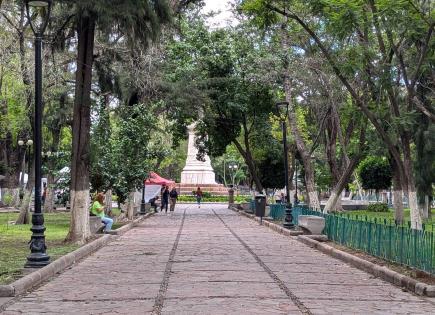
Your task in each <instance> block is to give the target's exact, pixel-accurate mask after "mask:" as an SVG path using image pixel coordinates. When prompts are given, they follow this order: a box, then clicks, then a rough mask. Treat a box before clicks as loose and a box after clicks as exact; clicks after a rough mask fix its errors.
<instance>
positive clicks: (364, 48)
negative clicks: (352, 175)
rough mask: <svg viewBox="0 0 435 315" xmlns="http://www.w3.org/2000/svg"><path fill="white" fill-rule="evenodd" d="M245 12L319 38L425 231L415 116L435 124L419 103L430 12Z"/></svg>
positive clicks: (389, 6) (358, 8)
mask: <svg viewBox="0 0 435 315" xmlns="http://www.w3.org/2000/svg"><path fill="white" fill-rule="evenodd" d="M242 6H243V8H244V9H245V11H246V12H248V13H250V14H251V15H253V16H255V17H256V18H257V19H258V20H260V21H263V24H264V23H269V24H270V23H273V22H275V21H277V20H278V19H279V17H286V18H288V19H289V20H292V21H294V22H295V23H296V25H297V27H299V28H301V29H303V30H304V31H305V33H306V35H307V36H309V37H310V38H311V40H312V41H313V42H314V43H315V46H316V48H317V49H319V50H320V51H321V53H322V54H323V55H324V57H325V59H326V60H327V64H328V65H329V67H331V69H332V70H333V72H334V74H335V75H336V77H337V78H338V79H339V80H340V81H341V82H342V84H343V87H344V88H345V89H346V90H347V92H348V93H349V97H351V98H352V99H353V102H354V103H355V105H356V107H357V108H358V109H359V110H360V111H361V112H362V113H363V114H364V115H365V116H366V117H367V119H368V120H369V122H370V123H371V124H372V125H373V127H374V128H375V130H376V132H377V134H378V136H379V137H380V138H381V139H382V141H383V144H384V145H385V147H386V148H387V150H388V151H389V154H390V155H391V157H392V159H394V161H395V163H396V165H397V170H398V174H399V176H400V183H401V184H402V189H403V191H405V192H406V194H407V195H408V200H409V207H410V209H411V227H412V228H414V229H421V228H422V216H421V213H420V209H419V206H418V200H417V192H416V183H415V174H414V167H413V160H412V154H413V152H412V150H413V148H412V141H413V134H414V133H415V131H416V128H415V125H416V120H415V118H414V117H415V115H414V113H415V112H416V111H417V112H420V113H422V114H424V115H426V116H427V117H428V118H430V119H431V120H432V119H433V118H434V117H433V114H432V110H431V109H430V108H429V107H428V105H427V104H425V102H422V101H421V99H420V100H419V99H418V98H417V99H416V95H417V94H418V92H417V89H418V87H419V86H420V84H421V83H422V82H421V79H422V73H423V71H425V70H424V69H426V68H427V67H428V66H429V67H430V65H429V62H430V59H429V58H428V56H429V55H430V54H429V52H430V51H431V48H432V46H433V45H432V43H433V32H434V28H435V21H434V20H433V16H432V15H431V14H430V13H431V11H430V6H427V5H426V3H425V2H419V1H403V2H399V3H398V2H397V1H392V0H391V1H390V0H385V1H378V2H375V1H373V0H368V1H360V2H355V1H320V0H319V1H310V4H306V3H303V2H301V1H295V2H292V3H285V2H284V3H283V2H281V1H269V0H245V1H243V5H242ZM349 12H351V13H352V14H348V13H349ZM331 35H332V36H331ZM404 43H406V44H404ZM395 70H397V71H395Z"/></svg>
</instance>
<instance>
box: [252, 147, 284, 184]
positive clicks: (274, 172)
mask: <svg viewBox="0 0 435 315" xmlns="http://www.w3.org/2000/svg"><path fill="white" fill-rule="evenodd" d="M263 152H264V154H265V157H264V158H263V159H261V160H260V162H259V163H258V170H259V174H260V180H261V184H262V185H263V188H271V189H280V188H284V187H285V169H284V156H283V149H282V145H280V143H278V141H277V140H274V139H273V138H272V139H269V145H268V146H267V147H266V148H264V149H263Z"/></svg>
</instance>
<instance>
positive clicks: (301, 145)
mask: <svg viewBox="0 0 435 315" xmlns="http://www.w3.org/2000/svg"><path fill="white" fill-rule="evenodd" d="M282 30H283V36H282V38H281V47H282V49H283V51H285V52H287V51H289V43H288V42H289V36H288V32H287V28H286V25H283V28H282ZM284 92H285V98H286V101H287V102H288V103H289V105H290V109H289V113H288V121H289V124H290V128H291V131H292V134H293V137H294V139H295V142H296V147H297V149H298V151H299V154H300V156H301V158H302V162H303V163H304V168H305V188H306V190H307V194H308V201H309V205H310V207H311V208H313V209H318V210H320V202H319V197H318V195H317V191H316V185H315V180H314V169H313V165H312V163H311V154H310V152H309V150H308V148H307V146H306V144H305V141H304V139H303V138H302V136H301V134H300V132H299V129H298V126H297V119H296V113H295V107H294V106H293V100H292V89H291V79H290V72H289V64H288V60H287V58H286V60H285V64H284Z"/></svg>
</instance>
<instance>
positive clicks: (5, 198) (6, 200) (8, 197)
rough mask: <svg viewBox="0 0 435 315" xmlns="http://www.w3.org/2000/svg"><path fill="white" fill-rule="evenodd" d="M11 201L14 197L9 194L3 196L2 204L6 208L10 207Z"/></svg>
mask: <svg viewBox="0 0 435 315" xmlns="http://www.w3.org/2000/svg"><path fill="white" fill-rule="evenodd" d="M13 201H14V197H13V196H12V195H11V194H5V195H4V196H3V202H4V204H5V205H6V206H12V202H13Z"/></svg>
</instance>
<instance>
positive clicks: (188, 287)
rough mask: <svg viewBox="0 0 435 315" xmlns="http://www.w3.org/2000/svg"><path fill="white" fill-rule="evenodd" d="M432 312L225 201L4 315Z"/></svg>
mask: <svg viewBox="0 0 435 315" xmlns="http://www.w3.org/2000/svg"><path fill="white" fill-rule="evenodd" d="M41 313H43V314H147V313H152V314H434V313H435V299H429V298H422V297H418V296H415V295H413V294H410V293H407V292H403V291H402V290H401V289H400V288H397V287H395V286H393V285H390V284H389V283H386V282H384V281H382V280H379V279H377V278H374V277H373V276H371V275H369V274H367V273H364V272H362V271H360V270H358V269H355V268H353V267H351V266H349V265H346V264H344V263H342V262H341V261H339V260H336V259H333V258H331V257H329V256H326V255H324V254H322V253H320V252H318V251H316V250H314V249H311V248H309V247H307V246H305V245H303V244H301V243H299V242H297V241H296V240H294V239H290V238H288V237H285V236H282V235H279V234H277V233H275V232H272V231H271V230H269V229H267V228H265V227H263V226H259V225H258V223H256V222H253V221H251V220H249V219H248V218H245V217H242V216H239V215H238V214H236V213H234V212H232V211H230V210H228V209H226V208H225V206H223V205H208V206H207V205H206V206H203V208H201V209H198V208H196V206H194V205H178V206H177V209H176V213H175V214H174V215H173V216H165V215H162V214H158V215H156V216H154V217H151V218H150V219H147V220H146V221H144V222H143V223H142V224H141V225H140V226H138V227H136V228H135V229H133V230H131V231H129V232H127V233H126V234H124V235H123V236H121V237H119V238H118V239H117V240H115V241H113V242H111V243H110V244H108V245H107V246H105V247H104V248H102V249H100V250H99V251H98V252H96V253H95V254H93V255H92V256H90V257H88V258H87V259H85V260H84V261H82V262H81V263H79V264H77V265H76V266H74V267H73V268H71V269H68V270H67V271H65V272H64V273H62V274H61V275H59V276H58V277H56V278H54V279H52V280H51V281H49V282H48V283H46V284H45V285H43V286H41V287H40V288H39V289H37V290H35V291H33V292H32V293H30V294H28V295H26V296H24V297H22V298H20V299H18V300H17V301H16V302H15V303H14V304H11V305H10V306H9V307H8V308H7V310H6V311H5V312H4V314H5V315H6V314H8V315H12V314H41Z"/></svg>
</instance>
